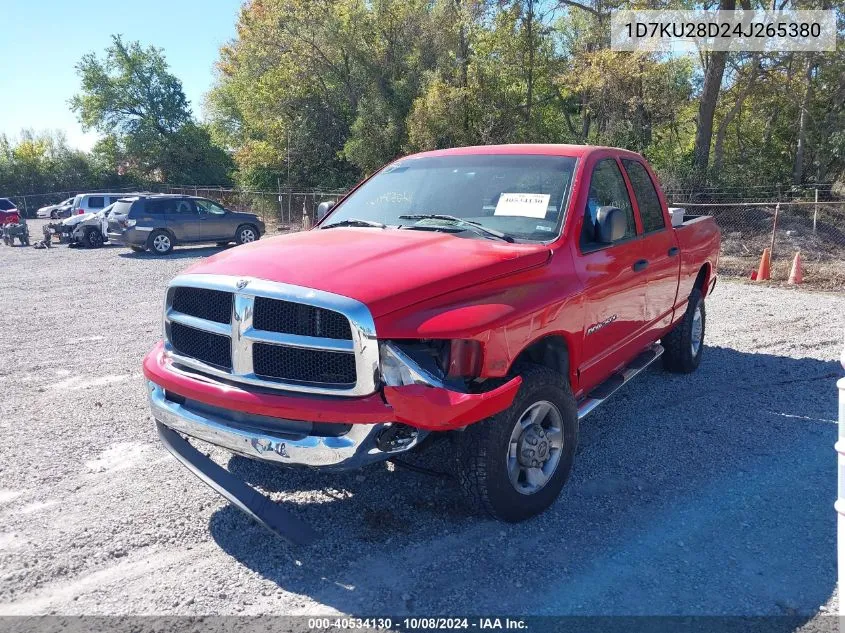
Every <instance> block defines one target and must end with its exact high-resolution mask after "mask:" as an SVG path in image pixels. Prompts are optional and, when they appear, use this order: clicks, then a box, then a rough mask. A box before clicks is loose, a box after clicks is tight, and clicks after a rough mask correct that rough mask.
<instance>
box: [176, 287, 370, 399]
mask: <svg viewBox="0 0 845 633" xmlns="http://www.w3.org/2000/svg"><path fill="white" fill-rule="evenodd" d="M224 315H228V317H227V318H224ZM165 334H166V339H167V341H166V342H167V345H168V349H169V351H170V353H171V355H172V357H173V360H174V361H175V362H177V363H178V364H180V365H181V366H184V367H185V368H187V369H193V370H197V371H200V372H203V373H206V374H211V375H213V376H220V377H224V378H226V379H228V380H231V381H235V382H243V383H246V384H252V385H258V386H262V387H266V388H270V389H276V390H290V391H304V392H311V393H322V394H332V395H366V394H370V393H373V392H374V391H375V390H376V386H377V371H378V344H377V341H376V338H375V326H374V324H373V320H372V316H371V315H370V312H369V310H368V309H367V308H366V306H364V305H363V304H362V303H360V302H359V301H356V300H354V299H350V298H348V297H342V296H340V295H335V294H332V293H327V292H323V291H319V290H314V289H311V288H302V287H299V286H292V285H288V284H279V283H273V282H268V281H265V280H261V279H252V278H242V277H231V276H226V275H197V274H191V275H183V276H181V277H177V278H176V279H174V280H173V282H171V284H170V288H169V289H168V293H167V300H166V305H165ZM226 350H228V356H227V355H226Z"/></svg>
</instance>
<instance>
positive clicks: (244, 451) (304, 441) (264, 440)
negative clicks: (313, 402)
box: [147, 381, 425, 470]
mask: <svg viewBox="0 0 845 633" xmlns="http://www.w3.org/2000/svg"><path fill="white" fill-rule="evenodd" d="M147 393H148V395H149V400H150V407H151V409H152V413H153V417H154V418H155V419H156V421H157V422H159V423H160V424H163V425H164V426H166V427H168V428H170V429H172V430H174V431H177V432H179V433H182V434H184V435H187V436H189V437H192V438H195V439H198V440H202V441H204V442H208V443H209V444H213V445H215V446H219V447H221V448H225V449H226V450H228V451H231V452H233V453H236V454H238V455H242V456H244V457H249V458H251V459H258V460H261V461H265V462H272V463H275V464H280V465H291V466H311V467H318V468H323V469H326V470H353V469H356V468H360V467H362V466H366V465H367V464H371V463H375V462H379V461H384V460H386V459H389V458H390V457H392V456H393V455H396V454H398V453H403V452H406V451H408V450H410V449H412V448H414V446H416V445H417V444H418V443H419V442H420V440H422V439H423V437H424V436H425V432H423V431H421V432H420V433H419V434H418V435H417V437H416V438H415V440H414V441H413V442H411V443H410V444H408V445H407V446H404V447H403V448H402V449H401V450H397V451H392V452H386V451H383V450H381V449H380V448H379V447H378V445H377V442H376V441H377V438H378V435H379V433H381V432H382V431H383V430H384V429H385V428H386V427H387V426H389V425H388V424H353V425H352V428H351V429H350V430H349V432H348V433H346V434H345V435H342V436H340V437H322V436H314V435H310V436H305V437H298V438H295V439H289V438H286V437H284V436H277V435H273V434H269V433H264V432H260V431H257V430H255V429H248V428H240V427H238V426H235V425H233V424H232V423H230V422H228V421H222V420H215V419H213V418H211V417H208V416H206V415H202V414H199V413H197V412H195V411H190V410H189V409H187V408H186V407H184V406H182V405H181V404H179V403H177V402H173V401H172V400H168V399H167V398H166V397H165V393H164V389H163V388H162V387H160V386H159V385H157V384H155V383H154V382H151V381H147Z"/></svg>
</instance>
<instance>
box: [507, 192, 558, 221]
mask: <svg viewBox="0 0 845 633" xmlns="http://www.w3.org/2000/svg"><path fill="white" fill-rule="evenodd" d="M549 198H551V195H550V194H548V193H503V194H502V195H500V196H499V202H498V204H497V205H496V210H495V211H493V215H516V216H519V217H522V218H545V217H546V210H547V209H548V208H549Z"/></svg>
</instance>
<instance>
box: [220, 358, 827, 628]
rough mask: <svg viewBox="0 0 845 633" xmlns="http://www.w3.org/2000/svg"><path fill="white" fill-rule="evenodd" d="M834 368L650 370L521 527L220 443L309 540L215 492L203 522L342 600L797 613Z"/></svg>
mask: <svg viewBox="0 0 845 633" xmlns="http://www.w3.org/2000/svg"><path fill="white" fill-rule="evenodd" d="M840 373H841V371H840V369H839V366H838V365H837V363H835V362H824V361H819V360H814V359H809V358H805V359H794V358H788V357H781V356H772V355H766V354H750V353H743V352H738V351H735V350H732V349H726V348H713V347H708V348H707V349H706V353H705V357H704V361H703V362H702V365H701V367H700V368H699V370H698V371H697V372H696V373H694V374H691V375H685V376H679V375H672V374H668V373H665V372H663V371H662V370H660V369H654V370H651V371H649V372H647V373H646V375H644V376H642V377H640V378H638V379H637V380H635V381H633V382H632V384H631V385H629V386H626V387H625V388H624V389H623V390H622V391H620V392H619V393H618V394H617V395H616V396H614V398H613V399H611V400H610V401H608V403H607V404H606V405H604V406H603V407H601V408H599V409H598V410H597V411H596V412H595V413H593V414H592V415H591V416H590V417H589V418H587V419H586V420H585V421H583V423H582V425H581V445H580V447H579V452H578V458H577V459H576V462H575V468H574V471H573V474H572V476H571V478H570V481H569V483H568V484H567V486H566V487H565V489H564V492H563V494H562V495H561V498H560V500H559V501H558V503H557V504H556V505H555V506H554V507H553V508H551V509H550V510H549V511H548V512H546V513H544V514H543V515H541V516H540V517H537V518H535V519H533V520H531V521H528V522H526V523H523V524H519V525H507V524H500V523H496V522H493V521H489V520H486V519H483V518H479V517H476V516H472V515H470V514H469V512H468V510H467V509H466V508H465V506H464V503H463V500H462V497H461V495H460V491H459V490H458V489H457V486H456V485H455V484H454V483H452V482H451V481H448V480H441V479H436V478H432V477H426V476H424V475H419V474H417V473H413V472H408V471H396V472H390V471H389V470H388V469H387V468H386V467H385V466H375V467H371V468H369V469H367V470H365V471H362V472H360V473H350V474H334V475H332V474H325V473H319V472H311V471H302V470H282V469H277V468H273V467H270V466H265V465H262V464H258V463H253V462H250V461H249V460H244V459H240V458H232V460H231V461H230V464H229V466H230V468H231V469H232V470H233V471H234V472H236V473H237V474H238V475H239V476H241V477H243V478H244V479H246V480H247V481H249V482H251V483H253V484H255V485H259V486H260V487H262V488H263V489H265V490H266V491H269V492H270V493H271V494H272V495H273V497H274V499H276V500H279V501H283V502H285V503H288V505H289V506H290V507H292V508H295V509H296V510H297V512H298V513H299V514H300V516H302V517H303V518H304V519H305V520H307V521H309V522H310V523H311V524H312V525H313V526H314V527H315V528H316V529H317V530H318V531H319V532H320V533H321V536H322V537H323V538H322V540H321V541H320V542H318V543H317V544H316V545H314V546H312V547H310V548H304V549H300V550H293V549H291V548H288V547H287V546H286V545H285V544H284V543H283V542H282V541H280V540H279V539H276V538H274V537H273V536H271V535H270V534H269V533H267V532H266V531H264V530H263V528H261V527H259V526H257V525H256V524H254V523H253V522H252V521H251V520H250V519H248V518H247V517H246V516H244V515H242V514H241V513H240V512H239V511H238V510H236V509H234V508H232V507H230V506H226V507H224V508H222V509H221V510H219V511H218V512H216V513H215V514H214V515H213V516H212V518H211V522H210V530H211V534H212V536H213V537H214V539H215V540H216V541H217V542H218V543H219V545H220V547H221V548H223V549H224V550H225V551H226V552H227V553H229V554H230V555H231V556H233V557H234V558H236V559H237V560H238V561H240V562H241V563H242V564H243V565H245V566H247V567H248V568H250V569H252V570H254V571H256V572H258V573H260V574H262V575H263V576H265V577H266V578H268V579H270V580H272V581H273V582H275V583H276V584H278V586H279V587H281V588H282V589H284V590H286V591H288V592H292V593H297V594H306V595H309V596H311V597H312V598H313V599H314V600H316V601H318V602H320V603H322V604H325V605H327V606H330V607H333V608H335V609H338V610H340V611H343V612H351V613H362V612H363V613H369V614H381V613H391V614H403V613H416V614H425V615H433V614H438V613H439V614H455V613H475V614H489V613H497V614H523V615H541V614H547V615H564V614H566V615H569V614H571V615H594V614H603V615H621V614H627V615H654V614H659V615H714V614H719V615H767V616H796V617H798V618H799V619H802V618H804V619H806V618H809V617H810V616H811V615H812V614H814V613H815V611H816V610H817V609H818V607H819V606H820V605H822V604H824V603H825V602H826V601H827V600H828V599H829V598H830V596H831V594H832V593H833V591H834V587H835V560H836V556H835V524H836V519H835V513H834V510H833V501H834V499H835V497H836V458H835V453H834V451H833V443H834V441H835V435H836V425H835V418H836V388H835V379H836V377H837V376H838V375H839V374H840ZM448 457H449V443H448V442H442V443H440V444H437V445H435V447H434V449H433V452H432V455H425V456H423V458H424V460H425V461H426V462H429V461H431V462H433V464H435V465H439V467H441V468H442V462H443V461H448ZM297 559H298V560H297ZM781 622H784V623H786V622H789V624H788V627H789V629H790V630H791V629H792V628H794V627H795V622H793V621H792V620H781ZM784 625H785V626H787V625H786V624H784ZM779 628H780V627H779V625H778V620H772V621H771V622H769V623H768V626H767V630H778V629H779ZM784 630H786V629H785V628H784Z"/></svg>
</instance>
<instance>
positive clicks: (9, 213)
mask: <svg viewBox="0 0 845 633" xmlns="http://www.w3.org/2000/svg"><path fill="white" fill-rule="evenodd" d="M20 219H21V214H20V211H18V207H17V206H16V205H15V203H14V202H12V201H11V200H9V199H8V198H0V226H3V225H4V224H17V223H18V222H20Z"/></svg>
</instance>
